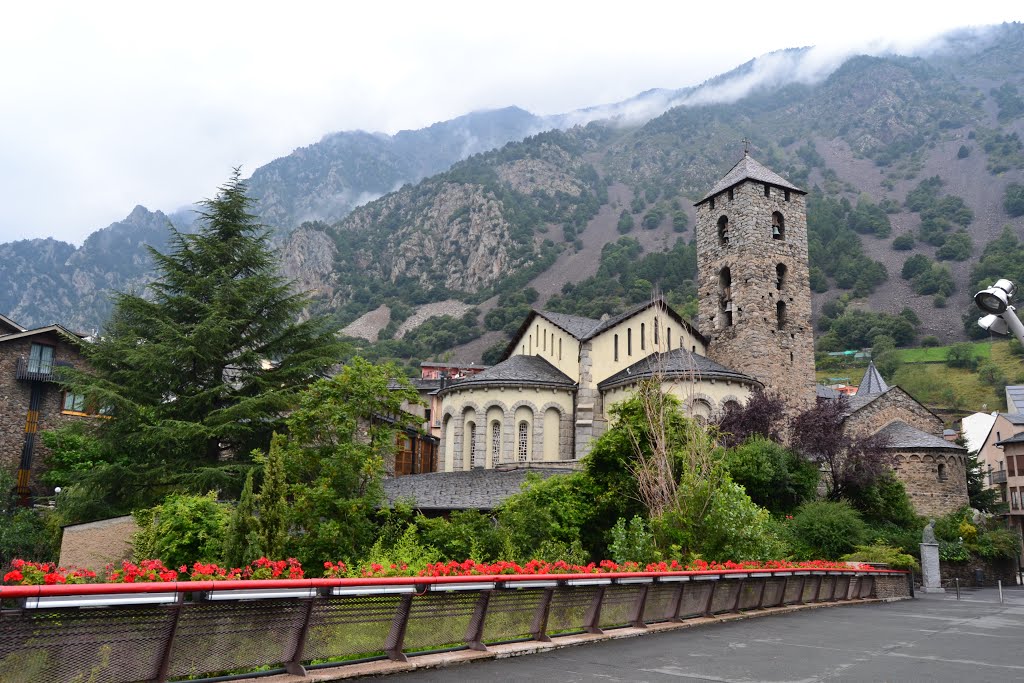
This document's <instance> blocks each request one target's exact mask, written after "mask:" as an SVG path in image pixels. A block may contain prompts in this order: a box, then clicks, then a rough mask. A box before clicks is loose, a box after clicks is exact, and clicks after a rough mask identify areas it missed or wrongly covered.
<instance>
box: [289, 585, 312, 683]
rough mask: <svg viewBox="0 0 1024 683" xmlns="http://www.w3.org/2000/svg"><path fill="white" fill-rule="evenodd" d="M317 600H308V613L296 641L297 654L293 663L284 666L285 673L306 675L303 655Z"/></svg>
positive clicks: (293, 658) (294, 655) (304, 617)
mask: <svg viewBox="0 0 1024 683" xmlns="http://www.w3.org/2000/svg"><path fill="white" fill-rule="evenodd" d="M315 600H316V598H307V599H306V613H305V615H304V616H303V617H302V628H301V629H300V630H299V635H298V637H297V638H296V639H295V652H294V653H293V654H292V659H291V661H290V662H288V663H286V664H285V665H284V669H285V671H287V672H288V673H290V674H291V675H293V676H305V675H306V667H304V666H302V653H303V651H305V649H306V635H307V634H308V633H309V622H310V621H311V620H312V617H313V604H314V602H315Z"/></svg>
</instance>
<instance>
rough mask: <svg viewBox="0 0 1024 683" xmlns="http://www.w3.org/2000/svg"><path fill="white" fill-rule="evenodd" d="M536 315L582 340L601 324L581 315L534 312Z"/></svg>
mask: <svg viewBox="0 0 1024 683" xmlns="http://www.w3.org/2000/svg"><path fill="white" fill-rule="evenodd" d="M535 312H536V313H537V315H539V316H540V317H542V318H544V319H545V320H547V321H548V322H550V323H552V324H554V325H557V326H558V327H561V328H562V329H563V330H565V331H566V332H568V333H569V334H571V335H572V336H574V337H576V338H577V339H584V338H585V337H586V336H587V335H588V334H590V333H591V332H592V331H593V330H594V328H596V327H597V326H598V325H600V324H601V321H600V320H594V319H593V318H584V317H583V316H582V315H569V314H568V313H555V312H554V311H540V310H538V311H535Z"/></svg>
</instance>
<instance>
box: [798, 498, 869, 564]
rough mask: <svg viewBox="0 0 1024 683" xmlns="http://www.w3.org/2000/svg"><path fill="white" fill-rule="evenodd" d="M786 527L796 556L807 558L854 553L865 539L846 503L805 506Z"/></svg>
mask: <svg viewBox="0 0 1024 683" xmlns="http://www.w3.org/2000/svg"><path fill="white" fill-rule="evenodd" d="M788 528H789V532H790V537H791V539H792V541H793V547H794V549H795V550H796V552H797V555H798V556H801V557H807V558H810V557H820V558H823V559H836V558H838V557H839V556H840V555H844V554H846V553H849V552H853V550H854V548H855V547H856V546H858V545H862V544H863V543H864V541H865V538H866V536H867V526H866V525H865V524H864V520H863V519H862V518H861V516H860V513H858V512H857V511H856V510H854V509H853V507H852V506H851V505H850V504H849V503H847V502H845V501H828V500H819V501H814V502H811V503H804V504H803V505H801V506H800V507H799V509H797V511H796V513H795V514H794V515H793V519H792V520H790V522H789V525H788Z"/></svg>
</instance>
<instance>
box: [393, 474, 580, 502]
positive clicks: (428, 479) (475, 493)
mask: <svg viewBox="0 0 1024 683" xmlns="http://www.w3.org/2000/svg"><path fill="white" fill-rule="evenodd" d="M573 471H574V470H571V469H563V468H559V469H555V468H541V467H523V468H515V469H509V470H501V469H493V470H487V469H482V468H480V469H473V470H468V471H464V472H430V473H428V474H407V475H405V476H401V477H394V478H392V479H385V480H384V495H385V496H386V497H387V499H388V502H389V503H391V504H394V503H395V502H396V501H398V500H402V499H405V500H408V499H412V500H414V501H415V507H416V508H417V509H420V510H493V509H494V508H496V507H497V506H498V505H500V504H501V503H502V501H504V500H505V499H506V498H508V497H509V496H511V495H513V494H516V493H519V491H520V489H521V488H522V485H523V482H525V481H526V476H527V474H529V473H530V472H533V473H534V474H537V475H539V476H540V477H542V478H544V479H547V478H548V477H551V476H556V475H560V474H569V473H571V472H573Z"/></svg>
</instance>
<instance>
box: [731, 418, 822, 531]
mask: <svg viewBox="0 0 1024 683" xmlns="http://www.w3.org/2000/svg"><path fill="white" fill-rule="evenodd" d="M724 463H725V467H726V469H727V470H729V475H730V476H731V477H732V479H733V481H735V482H736V483H737V484H740V485H741V486H743V488H744V489H745V490H746V492H747V495H748V496H750V498H751V500H753V501H754V502H755V503H757V504H758V505H761V506H762V507H766V508H768V509H769V510H770V511H772V512H777V513H778V512H790V511H792V510H793V509H795V508H796V507H797V506H799V505H800V504H801V503H803V502H804V501H806V500H808V499H810V498H813V497H814V494H815V492H816V491H817V488H818V468H817V467H816V466H815V465H814V464H813V463H811V462H809V461H807V460H804V459H803V458H801V457H800V456H799V455H798V454H796V453H794V452H793V451H791V450H789V449H787V448H785V447H784V446H781V445H779V444H778V443H776V442H774V441H771V440H770V439H766V438H764V437H763V436H755V437H753V438H751V439H749V440H747V441H746V442H744V443H743V444H742V445H741V446H738V447H736V448H731V449H729V450H727V451H726V452H725V456H724Z"/></svg>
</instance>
